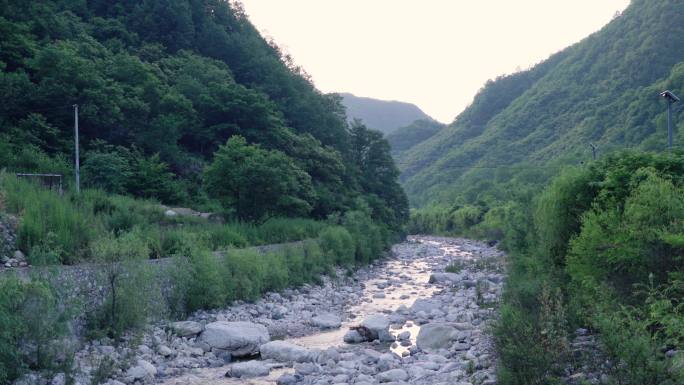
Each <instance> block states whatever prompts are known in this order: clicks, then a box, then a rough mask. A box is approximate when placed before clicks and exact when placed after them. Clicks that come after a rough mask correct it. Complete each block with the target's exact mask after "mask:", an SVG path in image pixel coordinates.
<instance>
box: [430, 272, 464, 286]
mask: <svg viewBox="0 0 684 385" xmlns="http://www.w3.org/2000/svg"><path fill="white" fill-rule="evenodd" d="M462 279H463V277H462V276H461V275H460V274H456V273H432V275H430V279H429V280H428V282H429V283H443V284H448V285H455V284H458V283H459V282H461V280H462Z"/></svg>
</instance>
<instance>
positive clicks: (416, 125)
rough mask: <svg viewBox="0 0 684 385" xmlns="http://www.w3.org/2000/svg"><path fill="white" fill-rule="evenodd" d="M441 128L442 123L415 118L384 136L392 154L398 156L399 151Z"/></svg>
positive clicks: (427, 137) (409, 147) (417, 142)
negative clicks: (413, 120)
mask: <svg viewBox="0 0 684 385" xmlns="http://www.w3.org/2000/svg"><path fill="white" fill-rule="evenodd" d="M442 128H444V125H443V124H442V123H439V122H436V121H434V120H427V119H421V120H416V121H415V122H413V123H411V124H409V125H408V126H404V127H399V128H397V129H396V130H394V131H392V132H391V133H389V134H387V136H386V138H387V142H388V143H389V144H390V147H392V155H393V156H394V157H398V156H400V154H401V153H403V152H405V151H408V150H409V149H411V148H413V147H414V146H416V145H418V144H420V143H422V142H424V141H425V140H427V139H430V138H431V137H432V136H433V135H435V134H436V133H438V132H439V131H440V130H441V129H442Z"/></svg>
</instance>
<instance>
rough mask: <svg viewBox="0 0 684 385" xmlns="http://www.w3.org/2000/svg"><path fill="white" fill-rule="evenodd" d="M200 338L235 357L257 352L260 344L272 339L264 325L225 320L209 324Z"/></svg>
mask: <svg viewBox="0 0 684 385" xmlns="http://www.w3.org/2000/svg"><path fill="white" fill-rule="evenodd" d="M199 338H200V340H201V341H202V342H205V343H206V344H207V345H209V346H210V347H212V348H215V349H222V350H226V351H228V352H230V354H231V355H232V356H234V357H244V356H248V355H252V354H256V353H258V352H259V346H261V345H263V344H265V343H266V342H268V341H269V340H270V339H271V337H270V336H269V334H268V330H267V329H266V327H265V326H263V325H259V324H255V323H252V322H225V321H218V322H212V323H210V324H207V326H206V327H205V328H204V331H203V332H202V334H200V337H199Z"/></svg>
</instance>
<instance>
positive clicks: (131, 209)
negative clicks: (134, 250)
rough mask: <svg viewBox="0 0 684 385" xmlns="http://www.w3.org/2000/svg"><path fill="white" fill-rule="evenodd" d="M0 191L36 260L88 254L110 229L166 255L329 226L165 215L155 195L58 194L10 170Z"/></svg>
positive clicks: (69, 259) (304, 235) (291, 237)
mask: <svg viewBox="0 0 684 385" xmlns="http://www.w3.org/2000/svg"><path fill="white" fill-rule="evenodd" d="M0 192H1V194H2V197H3V199H2V202H4V203H3V205H4V207H0V210H5V211H7V212H9V213H12V214H15V215H17V216H18V217H19V228H18V233H19V245H18V246H19V248H20V249H21V250H22V251H24V252H25V253H26V254H27V255H28V256H29V260H30V262H31V263H32V264H43V263H48V262H59V263H64V264H73V263H78V262H81V261H87V260H90V259H91V258H92V254H93V251H92V247H93V245H94V244H95V243H96V242H97V241H98V240H99V239H101V238H103V237H108V236H109V234H114V235H115V236H121V235H123V234H126V233H130V232H135V233H136V234H138V235H139V236H141V237H142V238H143V240H144V241H145V242H146V244H147V247H148V249H149V252H150V255H149V257H150V258H163V257H169V256H173V255H176V254H178V253H181V252H183V251H184V250H185V247H186V246H187V244H188V243H189V242H192V243H199V246H201V247H202V248H207V249H210V250H226V249H230V248H236V247H237V248H242V247H248V246H258V245H265V244H273V243H283V242H292V241H300V240H303V239H313V238H316V237H318V235H319V233H320V232H321V231H322V230H323V229H324V228H326V227H327V226H329V225H328V224H327V223H326V222H322V221H316V220H313V219H306V218H272V219H270V220H268V221H266V222H264V223H262V224H258V225H257V224H252V223H244V222H228V223H225V224H221V223H214V222H210V221H208V220H206V219H204V218H200V217H190V216H166V215H165V214H164V209H163V207H162V206H161V205H160V204H159V203H158V202H155V201H153V200H142V199H134V198H131V197H126V196H120V195H110V194H106V193H104V192H102V191H99V190H88V189H86V190H84V191H83V192H82V193H81V194H80V195H75V194H73V193H72V192H67V193H65V194H64V196H59V195H58V194H57V193H56V192H55V191H51V190H48V189H45V188H42V187H41V186H39V185H38V184H36V183H32V182H29V181H26V180H20V179H17V178H15V177H14V176H12V175H8V174H2V175H0ZM48 251H49V253H48ZM48 254H50V256H49V257H48V256H47V255H48ZM54 254H56V257H55V258H53V257H52V255H54Z"/></svg>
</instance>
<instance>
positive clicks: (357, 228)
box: [342, 211, 388, 264]
mask: <svg viewBox="0 0 684 385" xmlns="http://www.w3.org/2000/svg"><path fill="white" fill-rule="evenodd" d="M342 225H343V226H344V227H345V228H346V229H347V231H348V232H349V234H351V236H352V237H353V238H354V240H355V242H354V243H355V245H356V247H355V253H354V257H355V260H356V262H357V263H359V264H367V263H369V262H370V261H372V260H373V259H375V258H379V257H380V256H381V255H382V252H383V250H384V249H385V248H386V247H387V246H388V244H387V239H385V238H384V237H383V235H384V234H383V230H382V229H381V227H380V226H379V225H377V224H375V223H373V221H372V220H371V218H370V217H369V216H368V214H366V213H364V212H362V211H350V212H347V213H346V214H345V216H344V219H343V221H342Z"/></svg>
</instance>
